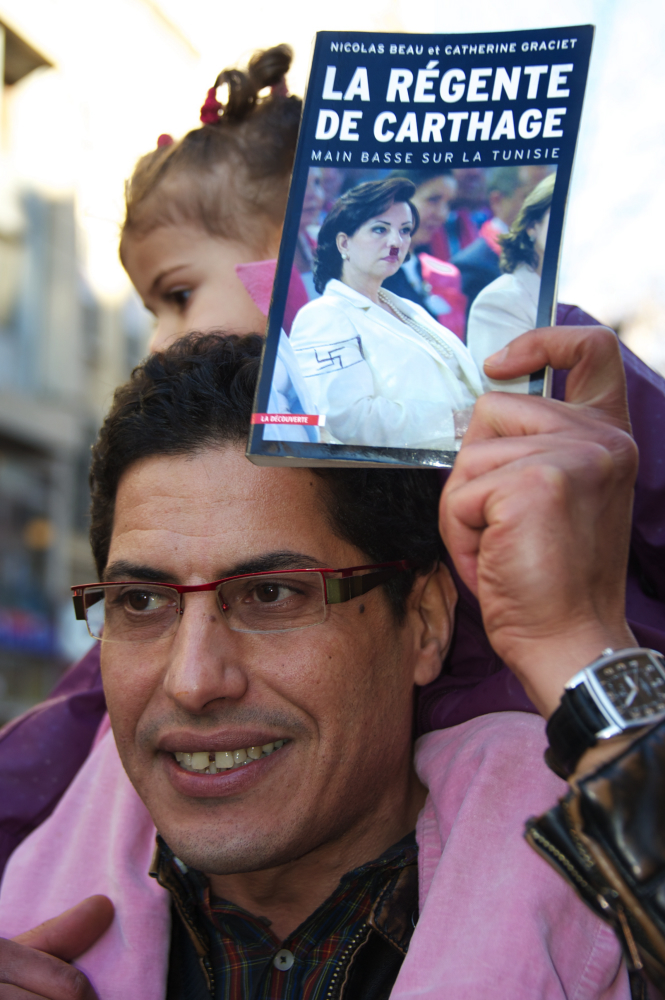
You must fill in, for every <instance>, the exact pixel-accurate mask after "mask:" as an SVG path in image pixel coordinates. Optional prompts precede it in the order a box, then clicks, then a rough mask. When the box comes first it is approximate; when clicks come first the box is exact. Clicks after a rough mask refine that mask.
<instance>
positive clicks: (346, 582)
mask: <svg viewBox="0 0 665 1000" xmlns="http://www.w3.org/2000/svg"><path fill="white" fill-rule="evenodd" d="M401 572H403V569H401V568H398V567H394V568H392V567H391V568H390V569H380V570H377V572H376V573H365V575H364V576H347V577H344V578H343V579H341V580H326V598H327V601H328V604H343V603H344V602H345V601H350V600H351V599H352V598H354V597H360V596H361V594H366V593H367V592H368V591H369V590H373V589H374V587H378V586H379V585H380V584H382V583H385V582H386V581H387V580H390V579H391V577H393V576H395V574H396V573H401Z"/></svg>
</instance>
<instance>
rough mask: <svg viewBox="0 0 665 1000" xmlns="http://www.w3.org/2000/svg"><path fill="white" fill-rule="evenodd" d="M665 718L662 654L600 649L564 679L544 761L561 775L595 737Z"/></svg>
mask: <svg viewBox="0 0 665 1000" xmlns="http://www.w3.org/2000/svg"><path fill="white" fill-rule="evenodd" d="M663 719H665V657H663V655H662V654H661V653H659V652H657V651H656V650H655V649H639V648H635V649H620V650H616V651H615V650H613V649H604V650H603V652H602V653H601V655H600V656H599V657H598V659H597V660H594V662H593V663H590V664H589V666H588V667H585V668H584V670H580V672H579V673H578V674H575V676H574V677H571V679H570V680H569V681H568V683H567V684H566V686H565V690H564V694H563V697H562V698H561V704H560V705H559V707H558V708H557V709H556V711H555V712H554V714H553V715H552V716H551V718H550V720H549V722H548V723H547V738H548V740H549V749H548V750H547V752H546V754H545V759H546V761H547V763H548V764H549V766H550V767H551V768H552V770H554V771H556V772H557V774H560V775H562V776H563V777H568V775H570V774H572V773H573V771H574V770H575V767H576V766H577V762H578V761H579V759H580V757H581V756H582V754H583V753H584V752H585V751H586V750H588V749H589V747H592V746H594V745H595V744H596V743H597V742H598V740H603V739H609V738H610V737H611V736H618V735H619V734H620V733H623V732H625V731H626V730H627V729H635V728H639V727H640V726H650V725H655V724H656V723H657V722H661V721H662V720H663Z"/></svg>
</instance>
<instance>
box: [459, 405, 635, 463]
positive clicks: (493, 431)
mask: <svg viewBox="0 0 665 1000" xmlns="http://www.w3.org/2000/svg"><path fill="white" fill-rule="evenodd" d="M599 417H602V419H599ZM561 433H566V434H568V435H569V436H570V437H571V439H582V438H589V437H592V438H594V439H595V440H599V441H601V442H604V443H605V442H607V443H608V446H609V443H610V442H612V447H617V448H620V449H621V450H626V451H632V450H633V448H634V446H633V444H632V438H631V437H630V433H629V429H628V427H623V428H622V427H620V426H618V425H617V424H616V423H615V422H614V421H608V420H607V418H606V417H605V415H604V414H603V411H601V410H598V409H588V408H586V407H571V406H569V405H568V404H567V403H561V402H559V401H558V400H556V399H537V398H535V397H533V396H521V395H517V394H515V393H498V392H491V393H488V394H486V395H484V396H481V397H480V399H478V400H477V402H476V405H475V406H474V411H473V415H472V417H471V421H470V423H469V428H468V430H467V432H466V434H465V435H464V440H463V442H462V447H461V449H460V455H462V454H463V452H464V449H465V448H468V447H469V445H471V444H474V443H475V442H477V441H484V440H489V439H491V438H510V437H514V438H525V437H527V436H529V435H534V434H536V435H537V434H561ZM458 461H459V459H458Z"/></svg>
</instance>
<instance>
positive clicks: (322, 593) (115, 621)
mask: <svg viewBox="0 0 665 1000" xmlns="http://www.w3.org/2000/svg"><path fill="white" fill-rule="evenodd" d="M414 568H415V566H414V564H413V563H412V562H411V560H408V559H402V560H400V561H398V562H387V563H375V564H373V565H369V566H351V567H348V568H346V569H325V568H318V567H317V568H315V569H278V570H273V571H272V572H260V573H242V574H238V575H236V576H227V577H224V578H223V579H221V580H214V581H213V582H212V583H201V584H198V585H196V586H187V585H185V584H178V583H164V584H162V583H157V584H155V583H147V582H144V581H137V580H125V581H119V582H117V583H116V582H114V583H84V584H80V585H78V586H75V587H72V588H71V589H72V599H73V601H74V611H75V613H76V617H77V618H78V619H79V620H81V621H85V622H86V624H87V626H88V632H89V633H90V635H91V636H92V637H93V639H103V640H104V641H105V642H150V641H154V640H155V639H162V638H164V637H166V636H169V635H172V634H173V633H174V632H175V631H176V629H177V627H178V622H179V620H180V617H181V615H182V614H183V613H184V605H183V597H184V595H185V594H194V593H203V592H205V591H215V593H216V596H217V605H218V607H219V609H220V611H221V612H222V615H223V616H224V620H225V622H226V624H227V625H228V627H229V628H230V629H231V630H232V631H234V632H289V631H293V630H295V629H303V628H309V627H310V626H312V625H321V624H322V623H323V622H324V621H325V620H326V616H327V613H328V606H329V605H331V604H343V603H345V602H346V601H351V600H353V599H354V598H355V597H360V596H362V595H363V594H366V593H368V591H370V590H373V589H374V587H378V586H380V585H381V584H382V583H386V582H387V581H388V580H390V579H392V578H393V577H394V576H395V575H396V574H398V573H404V572H407V571H409V570H412V569H414Z"/></svg>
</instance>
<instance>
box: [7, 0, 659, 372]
mask: <svg viewBox="0 0 665 1000" xmlns="http://www.w3.org/2000/svg"><path fill="white" fill-rule="evenodd" d="M0 19H4V20H6V21H7V22H8V23H10V24H12V25H13V26H15V27H16V28H17V29H18V30H20V31H21V33H22V34H24V35H25V36H26V37H27V38H28V39H29V40H30V41H31V42H32V44H34V45H36V46H37V47H38V48H40V50H41V51H43V52H44V54H45V55H47V57H49V58H50V59H51V60H52V61H53V62H54V64H55V66H56V68H55V70H46V71H38V72H36V73H34V74H32V75H31V76H30V77H28V78H27V79H26V80H25V81H24V83H22V84H20V85H19V86H18V87H17V88H15V91H16V93H15V95H14V96H13V97H12V107H11V114H10V116H9V120H10V121H11V123H12V127H11V136H10V137H9V139H8V138H7V136H6V135H5V138H4V143H5V150H7V149H8V148H9V149H11V163H10V164H9V166H10V167H11V173H12V174H13V176H14V178H15V179H17V180H18V182H19V183H32V184H35V185H37V186H38V187H41V188H43V189H44V190H47V191H49V192H51V193H53V194H55V195H56V196H71V195H72V194H73V195H74V196H75V198H76V203H77V209H78V217H79V222H80V228H81V238H82V253H83V257H84V261H85V268H86V273H87V276H88V279H89V281H90V283H91V285H92V287H93V288H94V289H95V291H96V292H97V293H98V294H99V295H101V296H102V297H107V298H109V299H114V298H115V299H117V298H118V297H121V296H123V295H125V294H126V292H127V281H126V278H125V276H124V273H123V272H122V269H121V267H120V265H119V263H118V260H117V238H118V230H119V225H120V222H121V219H122V204H123V183H124V179H125V178H126V177H127V176H128V175H129V173H130V172H131V169H132V166H133V164H134V162H135V161H136V159H137V158H138V156H140V155H141V154H142V153H144V152H147V151H148V150H150V149H151V148H153V147H154V145H155V142H156V139H157V136H158V135H159V134H160V133H161V132H170V133H171V134H173V135H175V136H178V135H180V134H182V133H183V132H184V131H186V130H187V129H188V128H191V127H194V126H196V124H197V122H198V113H199V107H200V105H201V103H202V102H203V100H204V98H205V93H206V90H207V88H208V87H209V86H211V85H212V83H213V81H214V79H215V76H216V75H217V73H218V72H219V70H221V69H222V68H224V67H226V66H227V65H233V64H239V65H242V64H243V62H244V61H246V58H247V57H248V56H249V55H250V54H251V52H252V51H253V50H254V49H255V48H258V47H266V46H268V45H271V44H275V43H277V42H282V41H287V42H289V43H290V44H291V45H292V46H293V48H294V50H295V61H294V65H293V69H292V72H291V74H290V80H289V82H290V86H291V90H292V91H293V92H296V93H303V91H304V87H305V84H306V79H307V72H308V67H309V60H310V52H311V43H312V39H313V36H314V34H315V32H316V31H317V30H365V31H377V30H384V31H385V30H388V31H408V32H417V31H429V32H445V33H448V32H456V31H460V32H461V31H478V30H511V29H522V28H533V27H547V26H554V25H578V24H588V23H591V24H595V25H596V27H597V32H596V40H595V44H594V52H593V56H592V63H591V71H590V79H589V87H588V96H587V101H586V106H585V111H584V115H583V119H582V126H581V134H580V141H579V147H578V153H577V158H576V165H575V171H574V177H573V184H572V188H571V196H570V200H569V209H568V219H567V228H566V234H565V239H564V248H563V263H562V271H561V279H560V295H559V297H560V300H562V301H567V302H574V303H576V304H578V305H581V306H582V307H583V308H585V309H587V310H588V311H589V312H591V313H593V314H594V315H596V316H598V317H599V318H600V319H601V320H603V321H604V322H607V323H617V322H622V323H623V324H624V325H627V326H628V327H630V325H631V323H632V325H633V327H634V328H635V330H636V331H637V332H638V334H639V332H640V330H641V334H640V336H642V339H643V340H644V338H645V337H646V340H650V342H652V343H651V349H652V350H655V351H656V352H658V350H661V349H662V355H663V365H664V366H665V346H661V345H665V253H664V252H663V250H662V248H661V242H662V234H663V232H665V72H664V71H663V55H662V54H663V52H665V4H664V3H663V2H662V0H556V2H551V0H502V2H501V3H497V0H465V3H463V4H461V3H459V2H455V3H453V2H452V0H418V3H414V2H413V0H373V3H372V4H359V3H358V0H335V2H334V3H330V4H327V5H326V4H321V3H318V4H311V3H303V2H297V3H296V2H294V0H282V2H281V3H279V4H275V3H268V2H267V0H254V2H252V3H250V4H233V5H231V4H228V3H222V2H220V0H96V2H95V3H90V0H0ZM7 120H8V116H7V113H5V116H4V119H3V121H5V122H6V121H7ZM6 162H7V158H6V157H5V163H6ZM1 224H2V219H0V225H1ZM644 342H645V343H646V341H644Z"/></svg>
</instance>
